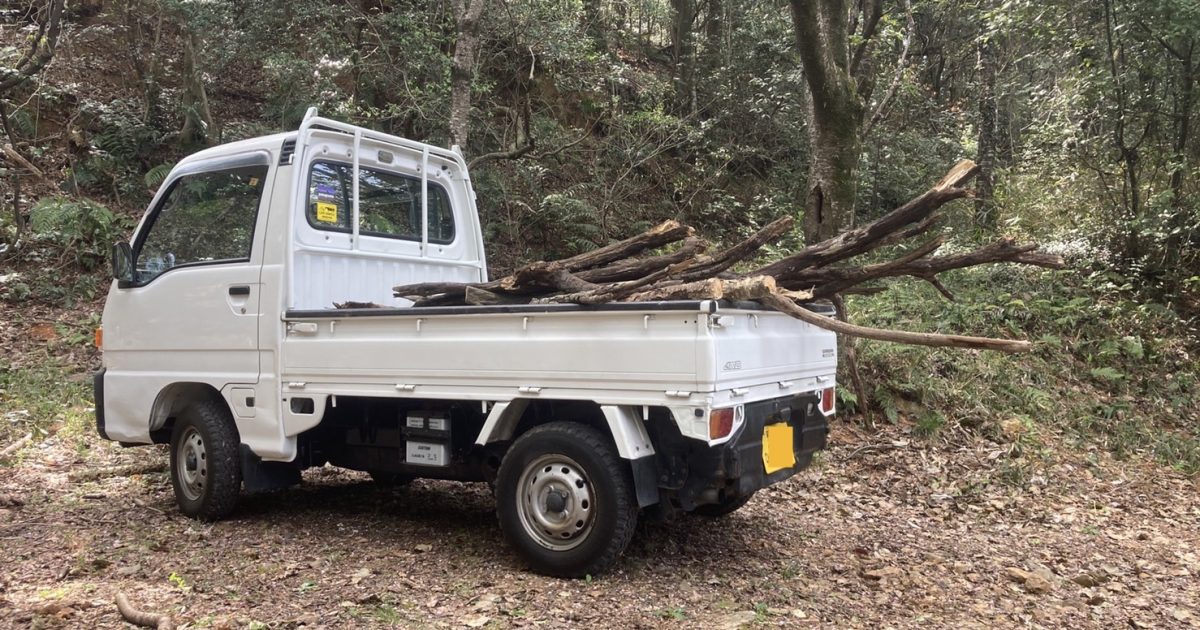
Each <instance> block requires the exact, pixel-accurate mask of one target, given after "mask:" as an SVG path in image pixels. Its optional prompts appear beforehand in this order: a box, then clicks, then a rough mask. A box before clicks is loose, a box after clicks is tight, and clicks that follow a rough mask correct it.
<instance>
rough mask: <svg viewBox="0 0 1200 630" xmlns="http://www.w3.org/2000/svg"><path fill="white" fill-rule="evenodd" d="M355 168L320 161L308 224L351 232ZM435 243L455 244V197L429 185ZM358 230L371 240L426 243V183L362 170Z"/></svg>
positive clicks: (311, 189) (312, 181)
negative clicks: (423, 205) (423, 201)
mask: <svg viewBox="0 0 1200 630" xmlns="http://www.w3.org/2000/svg"><path fill="white" fill-rule="evenodd" d="M353 178H354V168H353V167H352V166H350V165H349V164H341V163H333V162H316V163H314V164H313V166H312V170H311V171H310V173H309V178H308V210H307V215H308V222H309V224H310V225H312V226H313V227H315V228H317V229H320V230H331V231H335V232H349V231H350V221H351V218H350V215H351V214H352V212H353V205H352V201H351V198H352V195H353V194H354V188H353ZM428 190H429V241H430V242H431V243H440V244H448V243H451V242H453V241H454V212H453V210H452V208H451V206H450V196H449V195H448V194H447V193H446V189H445V188H442V187H441V186H440V185H439V184H436V183H434V182H428ZM358 231H359V233H360V234H367V235H370V236H383V237H387V238H399V239H404V240H415V241H419V240H421V180H420V179H417V178H415V177H407V176H405V175H398V174H396V173H388V172H384V171H376V170H373V169H368V168H359V169H358Z"/></svg>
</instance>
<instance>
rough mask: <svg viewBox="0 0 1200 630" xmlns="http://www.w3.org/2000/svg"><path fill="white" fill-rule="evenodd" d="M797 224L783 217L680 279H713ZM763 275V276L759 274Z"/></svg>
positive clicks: (694, 268) (790, 218)
mask: <svg viewBox="0 0 1200 630" xmlns="http://www.w3.org/2000/svg"><path fill="white" fill-rule="evenodd" d="M794 224H795V220H794V219H792V217H781V218H778V219H776V220H774V221H772V222H771V223H769V224H767V225H766V227H763V228H762V229H761V230H759V231H757V232H755V233H754V234H752V235H751V236H750V237H749V238H747V239H746V240H744V241H742V242H740V243H738V244H737V245H734V246H733V247H730V248H729V249H726V250H724V251H722V252H720V253H718V254H717V255H715V256H713V257H712V258H710V259H708V260H705V261H702V262H701V263H700V264H698V265H696V266H695V267H693V268H692V269H689V270H688V271H687V272H685V273H683V274H681V275H680V277H679V279H680V280H682V281H684V282H687V281H690V280H700V279H702V278H711V277H713V276H715V275H717V274H719V273H721V272H723V271H725V270H726V269H729V268H730V267H732V266H734V265H736V264H737V263H739V262H742V261H743V260H745V259H747V258H749V257H751V256H753V255H754V254H757V253H758V250H760V249H762V246H763V245H766V244H767V243H771V242H774V241H776V240H778V239H779V237H781V236H783V235H784V234H787V233H788V231H790V230H791V229H792V226H793V225H794ZM759 275H761V274H759Z"/></svg>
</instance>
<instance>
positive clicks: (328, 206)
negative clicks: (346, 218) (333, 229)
mask: <svg viewBox="0 0 1200 630" xmlns="http://www.w3.org/2000/svg"><path fill="white" fill-rule="evenodd" d="M337 215H338V208H337V206H336V205H334V204H332V203H325V202H324V201H318V202H317V221H319V222H321V223H337V222H338V216H337Z"/></svg>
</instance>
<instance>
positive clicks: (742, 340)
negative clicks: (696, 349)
mask: <svg viewBox="0 0 1200 630" xmlns="http://www.w3.org/2000/svg"><path fill="white" fill-rule="evenodd" d="M814 310H815V309H814ZM818 312H820V311H818ZM822 314H824V313H822ZM711 317H712V319H713V321H714V324H713V325H712V326H711V327H710V330H711V334H712V338H713V344H712V348H713V365H712V372H711V375H710V376H711V381H710V382H709V383H708V385H709V390H708V391H714V392H715V391H721V390H728V389H735V388H750V387H754V386H758V385H765V384H770V383H788V384H789V389H790V392H789V393H797V392H801V391H811V390H814V389H821V388H824V387H830V386H831V385H832V383H833V377H834V374H835V372H836V371H837V336H836V335H835V334H834V333H832V332H829V331H827V330H825V329H823V328H818V327H816V326H813V325H812V324H808V323H806V322H802V321H800V320H798V319H795V318H793V317H789V316H787V315H784V314H783V313H778V312H776V311H771V310H749V309H742V308H738V309H721V310H720V311H718V312H717V313H716V314H715V315H713V316H711Z"/></svg>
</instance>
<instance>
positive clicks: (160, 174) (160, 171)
mask: <svg viewBox="0 0 1200 630" xmlns="http://www.w3.org/2000/svg"><path fill="white" fill-rule="evenodd" d="M173 168H175V163H174V162H166V163H163V164H159V165H158V166H155V167H154V168H152V169H150V170H148V171H146V176H145V177H144V178H143V179H145V181H146V186H147V187H149V188H158V186H159V185H161V184H162V183H163V182H164V181H166V179H167V175H169V174H170V173H171V169H173Z"/></svg>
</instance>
